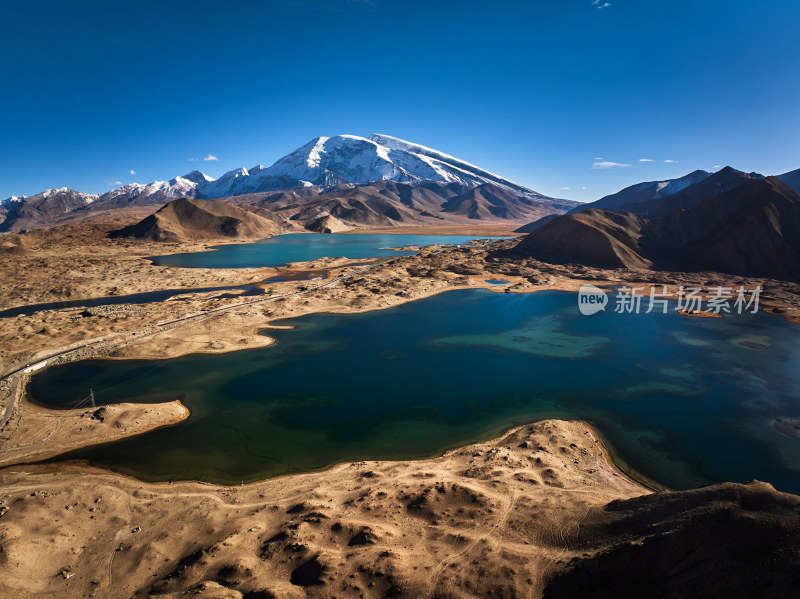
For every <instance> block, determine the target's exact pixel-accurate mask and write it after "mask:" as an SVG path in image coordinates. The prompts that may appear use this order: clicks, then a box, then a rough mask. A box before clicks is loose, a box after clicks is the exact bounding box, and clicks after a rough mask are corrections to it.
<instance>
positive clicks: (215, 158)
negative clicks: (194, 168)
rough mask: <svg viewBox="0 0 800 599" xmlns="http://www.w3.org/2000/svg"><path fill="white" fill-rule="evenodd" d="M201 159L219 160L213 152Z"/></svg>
mask: <svg viewBox="0 0 800 599" xmlns="http://www.w3.org/2000/svg"><path fill="white" fill-rule="evenodd" d="M203 160H219V158H217V157H216V156H214V155H213V154H209V155H208V156H206V157H205V158H203Z"/></svg>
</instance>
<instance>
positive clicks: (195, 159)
mask: <svg viewBox="0 0 800 599" xmlns="http://www.w3.org/2000/svg"><path fill="white" fill-rule="evenodd" d="M198 160H200V159H199V158H189V162H197V161H198Z"/></svg>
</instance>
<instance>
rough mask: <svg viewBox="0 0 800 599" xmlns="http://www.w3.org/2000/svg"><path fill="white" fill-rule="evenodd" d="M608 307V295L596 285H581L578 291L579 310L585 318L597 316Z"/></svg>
mask: <svg viewBox="0 0 800 599" xmlns="http://www.w3.org/2000/svg"><path fill="white" fill-rule="evenodd" d="M607 305H608V295H607V294H606V292H605V291H603V290H602V289H600V288H599V287H595V286H594V285H581V288H580V290H579V291H578V309H579V310H580V311H581V314H583V315H584V316H591V315H592V314H597V313H598V312H600V311H601V310H605V309H606V306H607Z"/></svg>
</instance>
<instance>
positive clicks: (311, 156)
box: [3, 133, 546, 210]
mask: <svg viewBox="0 0 800 599" xmlns="http://www.w3.org/2000/svg"><path fill="white" fill-rule="evenodd" d="M378 181H396V182H406V183H410V184H411V185H415V186H416V185H422V184H424V183H427V182H431V181H436V182H441V183H445V184H450V183H453V184H457V185H459V186H462V187H464V188H466V189H471V188H475V187H478V186H480V185H484V184H487V183H489V184H492V185H496V186H499V187H501V188H505V189H507V190H509V191H511V192H513V193H515V194H517V195H523V196H527V197H529V198H533V199H536V198H546V196H543V195H541V194H539V193H537V192H535V191H531V190H530V189H527V188H526V187H523V186H521V185H518V184H516V183H514V182H512V181H509V180H507V179H504V178H502V177H500V176H498V175H495V174H494V173H490V172H488V171H485V170H483V169H480V168H478V167H477V166H475V165H472V164H469V163H468V162H465V161H463V160H460V159H458V158H455V157H453V156H450V155H448V154H444V153H443V152H439V151H437V150H434V149H431V148H426V147H425V146H421V145H418V144H414V143H410V142H407V141H404V140H402V139H398V138H396V137H391V136H389V135H382V134H377V133H376V134H373V135H371V136H370V137H368V138H366V137H359V136H357V135H336V136H334V137H317V138H316V139H312V140H311V141H310V142H308V143H307V144H305V145H304V146H301V147H300V148H298V149H297V150H295V151H294V152H291V153H290V154H287V155H286V156H284V157H283V158H281V159H280V160H278V161H277V162H275V163H274V164H273V165H272V166H269V167H264V166H262V165H257V166H255V167H253V168H251V169H247V168H238V169H235V170H232V171H229V172H227V173H225V174H224V175H222V176H221V177H219V178H218V179H214V178H212V177H209V176H208V175H206V174H205V173H202V172H200V171H198V170H194V171H192V172H190V173H187V174H186V175H183V176H182V177H175V178H174V179H171V180H170V181H153V182H152V183H148V184H141V183H129V184H127V185H123V186H122V187H119V188H117V189H113V190H111V191H109V192H107V193H105V194H103V195H102V196H100V197H99V198H98V197H97V196H91V199H87V201H86V203H89V202H93V201H95V199H96V200H97V205H96V208H98V209H99V208H113V207H118V206H124V205H131V204H134V205H155V204H160V203H166V202H168V201H170V200H172V199H175V198H181V197H188V198H202V199H214V198H224V197H230V196H237V195H243V194H248V193H256V192H267V191H280V190H289V189H296V188H302V187H319V188H320V190H323V191H324V190H327V189H330V188H333V187H335V186H337V185H342V184H349V185H362V184H367V183H374V182H378ZM43 193H47V192H43ZM76 193H77V192H76ZM40 195H41V194H40ZM84 195H86V197H87V198H89V196H90V194H84ZM24 201H27V199H26V198H13V199H12V198H9V200H6V201H5V202H4V203H3V205H4V206H5V205H6V204H9V203H10V202H24ZM6 210H7V208H6Z"/></svg>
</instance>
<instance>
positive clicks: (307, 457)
mask: <svg viewBox="0 0 800 599" xmlns="http://www.w3.org/2000/svg"><path fill="white" fill-rule="evenodd" d="M283 324H291V325H293V326H294V327H295V328H294V329H293V330H274V331H270V334H273V335H274V336H275V337H276V338H277V340H278V343H277V344H276V345H274V346H272V347H267V348H260V349H254V350H246V351H240V352H234V353H228V354H220V355H191V356H184V357H181V358H176V359H172V360H167V361H142V360H136V361H119V360H105V361H103V360H92V361H86V362H79V363H72V364H66V365H63V366H57V367H54V368H48V369H46V370H44V371H42V372H39V373H36V374H35V375H34V376H33V379H32V382H31V385H30V392H31V393H32V396H33V398H34V399H35V400H37V401H39V402H40V403H43V404H45V405H48V406H52V407H68V406H69V405H70V404H72V403H73V402H75V401H76V400H78V399H80V398H82V397H84V396H85V395H86V394H87V391H88V387H89V386H90V385H91V386H93V387H94V391H95V394H96V396H97V398H98V400H99V402H101V403H102V402H124V401H131V402H159V401H168V400H172V399H175V398H181V400H182V401H183V402H184V403H185V404H186V405H187V406H188V407H189V408H190V410H191V412H192V413H191V416H190V418H189V419H188V420H187V421H186V422H183V423H180V424H178V425H176V426H174V427H170V428H167V429H162V430H158V431H153V432H151V433H147V434H145V435H142V436H140V437H135V438H132V439H129V440H126V441H122V442H119V443H113V444H109V445H106V446H102V447H96V448H92V449H87V450H82V451H79V452H76V453H75V454H72V455H73V457H80V458H87V459H89V460H90V461H91V462H93V463H95V464H97V465H101V466H105V467H109V468H112V469H115V470H118V471H121V472H124V473H128V474H132V475H134V476H137V477H140V478H142V479H147V480H167V479H182V478H186V479H200V480H207V481H216V482H224V483H238V482H239V481H240V480H255V479H259V478H264V477H268V476H274V475H279V474H285V473H290V472H300V471H308V470H314V469H320V468H324V467H326V466H328V465H331V464H333V463H336V462H339V461H344V460H359V459H370V458H390V459H405V458H419V457H426V456H431V455H435V454H438V453H440V452H442V451H443V450H445V449H447V448H450V447H453V446H457V445H463V444H467V443H470V442H474V441H479V440H484V439H488V438H491V437H493V436H496V435H497V434H499V433H500V432H501V431H502V430H504V429H505V428H507V427H509V426H511V425H514V424H521V423H525V422H531V421H535V420H537V419H542V418H548V417H559V418H577V419H584V420H589V421H590V422H593V423H594V424H596V426H597V427H598V428H599V430H600V431H601V433H602V434H603V435H604V437H605V438H606V439H607V440H608V441H609V442H610V444H611V447H612V448H613V450H614V451H615V453H616V455H618V456H619V457H621V458H622V460H623V461H624V463H625V464H626V467H628V468H632V469H635V470H636V471H639V472H642V473H644V474H645V475H647V476H648V477H650V478H652V479H655V480H656V481H658V482H660V483H662V484H665V485H667V486H669V487H673V488H688V487H693V486H697V485H701V484H706V483H712V482H716V481H722V480H733V481H745V480H750V479H753V478H757V479H760V480H766V481H769V482H771V483H773V484H774V485H775V486H776V487H777V488H778V489H780V490H783V491H791V492H795V493H797V492H800V440H798V439H795V438H792V437H790V436H787V435H785V434H783V433H780V432H778V431H777V430H775V428H774V427H773V426H772V421H773V419H775V418H800V397H799V396H798V392H799V391H800V329H798V328H796V327H792V326H790V325H788V324H787V323H785V322H784V321H783V320H782V319H780V318H778V317H775V316H770V315H767V314H754V315H742V316H737V315H734V316H729V317H726V318H722V319H703V318H689V317H684V316H680V315H677V314H675V313H670V314H666V315H662V314H656V313H651V314H640V315H619V314H615V313H613V312H608V313H607V312H601V313H599V314H596V315H594V316H591V317H587V316H581V315H580V314H579V312H578V309H577V301H576V295H575V294H573V293H566V292H539V293H535V294H524V295H523V294H508V293H506V294H502V293H491V292H489V291H485V290H463V291H451V292H447V293H443V294H440V295H437V296H434V297H431V298H428V299H424V300H419V301H416V302H411V303H408V304H405V305H402V306H398V307H395V308H392V309H389V310H380V311H375V312H369V313H364V314H350V315H335V314H314V315H309V316H304V317H301V318H297V319H292V320H288V321H284V322H283Z"/></svg>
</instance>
